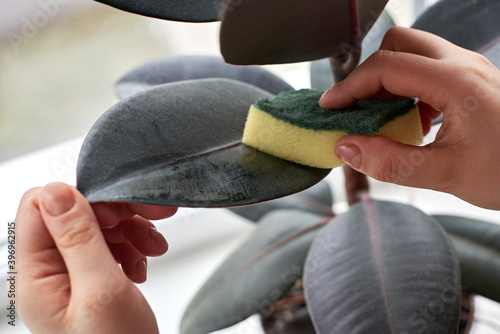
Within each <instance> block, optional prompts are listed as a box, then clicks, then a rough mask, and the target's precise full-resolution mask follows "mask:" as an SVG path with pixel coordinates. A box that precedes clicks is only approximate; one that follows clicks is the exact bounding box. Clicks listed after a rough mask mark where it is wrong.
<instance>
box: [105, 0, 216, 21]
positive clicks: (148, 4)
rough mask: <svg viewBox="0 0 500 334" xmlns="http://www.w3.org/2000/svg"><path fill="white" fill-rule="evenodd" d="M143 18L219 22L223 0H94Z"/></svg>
mask: <svg viewBox="0 0 500 334" xmlns="http://www.w3.org/2000/svg"><path fill="white" fill-rule="evenodd" d="M96 1H98V2H101V3H103V4H106V5H109V6H112V7H115V8H118V9H121V10H124V11H127V12H131V13H135V14H140V15H144V16H150V17H155V18H159V19H164V20H171V21H182V22H212V21H219V12H220V11H221V9H222V7H223V4H224V0H189V1H186V0H168V1H163V0H141V1H136V0H96Z"/></svg>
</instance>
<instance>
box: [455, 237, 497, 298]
mask: <svg viewBox="0 0 500 334" xmlns="http://www.w3.org/2000/svg"><path fill="white" fill-rule="evenodd" d="M449 238H450V239H451V241H452V242H453V246H454V247H455V251H456V253H457V255H458V259H459V261H460V271H461V275H462V285H463V286H464V287H465V288H466V289H467V291H469V292H473V293H477V294H480V295H482V296H485V297H487V298H489V299H492V300H495V301H497V302H500V284H499V282H500V253H499V252H496V251H494V250H493V249H491V248H488V247H485V246H483V245H480V244H478V243H475V242H473V241H470V240H468V239H464V238H462V237H458V236H455V235H453V234H449Z"/></svg>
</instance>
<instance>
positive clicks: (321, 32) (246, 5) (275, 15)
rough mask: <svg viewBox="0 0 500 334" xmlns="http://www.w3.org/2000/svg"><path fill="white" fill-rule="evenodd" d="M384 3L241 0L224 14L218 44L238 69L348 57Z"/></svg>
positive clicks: (375, 0) (380, 0) (379, 0)
mask: <svg viewBox="0 0 500 334" xmlns="http://www.w3.org/2000/svg"><path fill="white" fill-rule="evenodd" d="M386 4H387V0H328V1H325V0H308V1H303V0H273V1H269V0H240V1H238V2H237V4H235V3H232V2H228V3H227V4H226V5H225V9H224V11H223V13H222V25H221V30H220V46H221V52H222V56H223V57H224V59H225V60H226V62H228V63H231V64H236V65H254V64H258V65H263V64H283V63H293V62H301V61H309V60H316V59H321V58H326V57H331V56H336V55H345V54H349V53H351V51H352V48H359V47H360V46H361V41H362V39H363V37H364V35H365V34H366V33H367V32H368V31H369V30H370V28H371V26H372V25H373V23H375V21H376V20H377V18H378V17H379V15H380V13H382V11H383V9H384V8H385V6H386Z"/></svg>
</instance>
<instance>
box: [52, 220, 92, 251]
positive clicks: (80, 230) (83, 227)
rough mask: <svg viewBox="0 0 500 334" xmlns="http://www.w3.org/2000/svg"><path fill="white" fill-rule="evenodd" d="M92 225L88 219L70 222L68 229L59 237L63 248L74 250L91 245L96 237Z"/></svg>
mask: <svg viewBox="0 0 500 334" xmlns="http://www.w3.org/2000/svg"><path fill="white" fill-rule="evenodd" d="M92 232H93V228H92V225H91V223H90V222H89V221H88V220H86V219H75V220H73V221H71V222H69V223H68V224H67V226H66V229H65V230H64V231H63V232H62V233H61V234H60V235H59V236H58V237H57V244H58V246H59V247H61V248H73V247H76V246H79V245H85V244H88V243H90V242H91V241H92V240H93V239H94V238H95V235H94V233H92Z"/></svg>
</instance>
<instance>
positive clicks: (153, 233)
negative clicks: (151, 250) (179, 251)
mask: <svg viewBox="0 0 500 334" xmlns="http://www.w3.org/2000/svg"><path fill="white" fill-rule="evenodd" d="M149 236H150V237H151V239H153V240H154V242H156V243H157V244H158V245H160V246H167V247H168V243H167V240H165V237H163V235H162V234H161V233H160V232H158V230H157V229H156V227H154V226H151V227H150V228H149Z"/></svg>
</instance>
